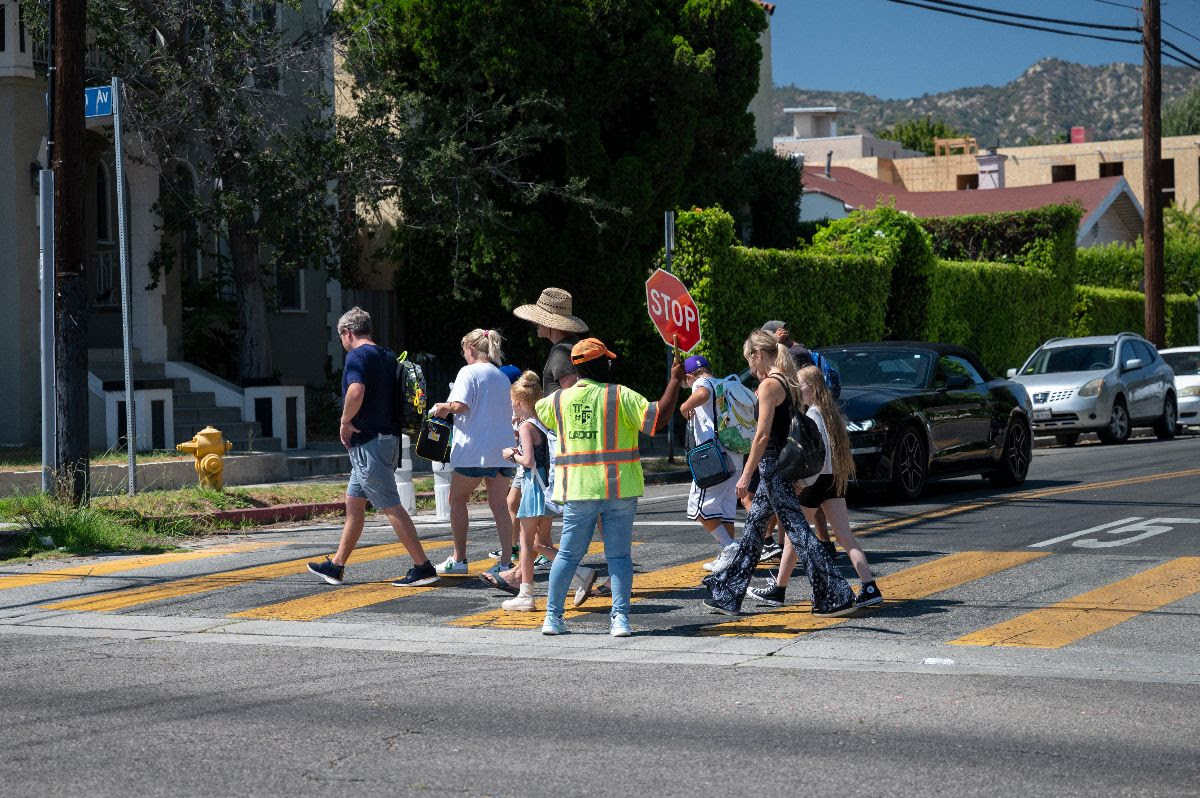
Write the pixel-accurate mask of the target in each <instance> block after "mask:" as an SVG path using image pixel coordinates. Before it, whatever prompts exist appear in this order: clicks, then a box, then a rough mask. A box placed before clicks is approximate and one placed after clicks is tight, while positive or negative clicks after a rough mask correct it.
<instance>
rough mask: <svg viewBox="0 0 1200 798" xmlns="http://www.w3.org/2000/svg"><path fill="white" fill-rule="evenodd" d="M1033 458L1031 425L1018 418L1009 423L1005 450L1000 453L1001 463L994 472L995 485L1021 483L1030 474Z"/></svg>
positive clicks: (992, 476) (993, 481)
mask: <svg viewBox="0 0 1200 798" xmlns="http://www.w3.org/2000/svg"><path fill="white" fill-rule="evenodd" d="M1031 460H1033V435H1032V434H1031V433H1030V431H1029V426H1028V425H1027V424H1026V423H1025V422H1023V421H1020V420H1018V419H1013V420H1012V421H1010V422H1009V424H1008V432H1007V433H1006V434H1005V436H1004V451H1002V452H1001V453H1000V465H999V467H998V468H997V469H996V470H995V471H994V472H992V475H991V479H992V484H993V485H1020V484H1021V483H1022V482H1024V481H1025V477H1026V476H1027V475H1028V474H1029V463H1030V461H1031Z"/></svg>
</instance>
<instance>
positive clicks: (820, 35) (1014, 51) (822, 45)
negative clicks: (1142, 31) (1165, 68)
mask: <svg viewBox="0 0 1200 798" xmlns="http://www.w3.org/2000/svg"><path fill="white" fill-rule="evenodd" d="M957 1H958V2H963V3H964V4H967V5H974V6H983V7H989V8H996V9H1003V10H1005V11H1015V12H1019V13H1022V14H1033V15H1036V16H1043V17H1056V18H1059V19H1070V20H1076V21H1084V22H1097V23H1102V24H1107V25H1140V24H1141V20H1140V17H1139V15H1138V13H1137V12H1136V11H1135V10H1134V9H1133V8H1126V7H1118V5H1113V4H1112V3H1116V4H1119V6H1132V7H1134V8H1136V7H1140V5H1141V3H1140V0H1112V3H1109V2H1102V1H1101V0H957ZM774 2H775V15H774V17H773V18H772V21H771V31H772V39H771V47H772V51H773V53H772V54H773V58H772V63H771V68H772V72H773V77H774V80H775V83H776V84H777V85H781V86H782V85H786V84H788V83H791V84H794V85H796V86H800V87H801V88H806V89H828V90H833V91H862V92H866V93H868V94H874V95H876V96H878V97H883V98H887V99H896V98H906V97H919V96H920V95H922V94H925V93H929V94H934V93H937V92H941V91H947V90H950V89H957V88H962V87H964V86H978V85H983V84H991V85H1000V84H1004V83H1007V82H1009V81H1010V80H1013V79H1014V78H1016V77H1017V76H1019V75H1020V74H1021V73H1022V72H1024V71H1025V70H1026V69H1027V68H1028V67H1029V66H1030V65H1031V64H1033V63H1034V62H1035V61H1038V60H1039V59H1042V58H1049V57H1054V58H1061V59H1063V60H1066V61H1075V62H1077V63H1083V64H1108V63H1112V62H1115V61H1126V62H1130V63H1136V64H1140V63H1141V62H1142V50H1141V47H1140V46H1135V45H1130V44H1118V43H1116V42H1103V41H1093V40H1090V39H1080V38H1076V37H1072V36H1058V35H1055V34H1052V33H1043V32H1040V31H1033V30H1022V29H1018V28H1009V27H1004V26H1000V25H995V24H991V23H987V22H980V21H977V20H973V19H965V18H963V17H956V16H949V15H947V14H941V13H937V12H933V11H926V10H924V9H921V8H915V7H913V6H904V5H898V4H896V3H890V2H887V1H886V0H774ZM1162 18H1163V20H1164V21H1166V22H1170V23H1172V24H1174V25H1177V26H1178V27H1180V28H1183V30H1184V31H1187V33H1190V34H1192V35H1193V36H1197V37H1200V0H1163V3H1162ZM1018 21H1019V20H1018ZM1030 24H1042V23H1036V22H1031V23H1030ZM1056 27H1063V26H1056ZM1075 30H1080V29H1075ZM1084 32H1089V31H1084ZM1090 32H1095V33H1099V34H1101V35H1111V36H1115V37H1118V38H1132V39H1136V38H1137V34H1133V33H1122V32H1115V31H1090ZM1163 37H1164V38H1165V39H1168V40H1170V41H1171V42H1173V43H1174V44H1176V45H1178V46H1180V47H1182V48H1183V49H1184V50H1187V51H1188V52H1190V53H1192V54H1193V55H1196V56H1198V57H1200V41H1197V40H1196V39H1193V38H1189V37H1188V36H1187V35H1186V34H1184V33H1181V32H1180V31H1177V30H1173V29H1171V28H1170V27H1167V26H1166V25H1164V26H1163ZM1163 63H1164V64H1165V65H1173V64H1172V62H1171V61H1168V60H1166V59H1164V61H1163Z"/></svg>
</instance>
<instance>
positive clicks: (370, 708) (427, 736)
mask: <svg viewBox="0 0 1200 798" xmlns="http://www.w3.org/2000/svg"><path fill="white" fill-rule="evenodd" d="M1198 487H1200V438H1197V437H1187V438H1181V439H1178V440H1175V441H1171V442H1164V443H1160V442H1157V441H1136V442H1131V443H1129V444H1126V445H1124V446H1121V447H1103V446H1099V445H1092V446H1078V447H1075V448H1072V449H1046V450H1043V449H1039V450H1037V451H1036V453H1035V457H1034V463H1033V467H1032V469H1031V474H1030V479H1029V481H1028V482H1027V483H1026V484H1025V485H1023V486H1022V487H1021V488H1020V489H1016V490H1008V491H997V490H995V489H993V488H991V487H990V486H988V485H987V483H985V482H984V481H982V480H980V479H978V478H965V479H958V480H953V481H948V482H944V483H938V484H935V485H933V486H931V488H930V490H929V492H928V494H927V495H926V496H925V497H924V498H923V499H922V501H921V502H918V503H909V504H903V505H897V504H889V503H887V500H886V499H883V498H881V497H867V498H864V499H859V500H856V501H854V502H853V504H852V508H851V518H852V521H853V523H854V524H855V527H856V529H857V530H858V532H859V533H860V534H861V535H862V537H863V544H864V547H865V548H866V550H867V552H868V556H869V557H870V559H871V562H872V565H873V566H874V567H875V569H876V571H877V573H878V574H879V575H880V585H881V587H882V589H883V592H884V594H885V596H886V597H887V598H888V601H887V602H886V603H885V604H884V605H883V607H882V608H880V609H878V610H877V611H873V612H867V613H864V614H863V615H862V616H860V617H852V618H849V619H841V620H839V621H837V622H834V623H830V622H828V621H826V622H815V621H814V619H812V618H811V616H810V615H809V614H808V613H807V611H806V605H805V604H804V602H805V600H806V599H807V595H806V594H805V582H804V580H803V579H802V578H798V579H796V580H794V581H793V586H794V587H792V588H790V589H789V593H791V592H793V591H794V593H795V595H789V601H790V602H791V605H790V606H789V607H788V608H784V609H782V610H772V609H768V608H760V607H755V606H753V605H752V603H751V602H749V601H748V602H747V604H746V606H745V609H746V610H747V615H745V616H743V617H742V618H737V619H730V618H725V617H720V616H713V615H708V614H706V613H705V612H704V610H703V607H702V606H701V605H700V601H699V599H700V598H702V597H703V593H702V591H700V590H698V589H697V588H696V585H697V584H698V579H699V577H700V576H701V575H702V573H703V572H702V571H700V570H699V566H698V563H699V562H702V561H703V560H705V559H708V558H710V557H711V556H712V554H713V549H714V546H713V544H712V542H711V538H709V537H708V536H707V535H706V534H705V533H703V532H702V531H701V530H699V529H698V527H696V526H695V525H692V524H688V523H686V522H685V521H684V519H683V503H684V498H683V497H684V494H685V491H686V487H685V486H663V487H661V488H654V489H652V490H651V491H650V494H649V496H648V497H647V499H646V500H645V501H644V502H643V504H642V508H641V511H640V512H639V516H638V526H637V528H636V534H635V540H636V542H637V546H636V548H635V563H636V576H635V604H634V605H633V613H632V615H631V619H632V621H633V624H634V627H635V631H636V634H635V636H634V637H633V638H630V639H628V640H613V639H612V638H609V637H608V636H607V635H606V634H604V631H605V630H606V627H607V624H606V620H607V608H606V606H604V605H603V603H602V602H599V601H596V600H593V601H590V602H589V604H588V605H585V607H584V609H585V610H591V611H589V612H582V613H579V614H577V615H575V616H573V617H571V618H570V619H569V621H568V623H569V624H570V626H571V628H572V630H573V632H574V633H573V634H571V635H568V636H566V637H563V638H543V637H541V636H540V635H538V634H537V633H536V631H535V630H533V629H529V628H527V629H522V628H506V627H511V626H522V625H524V626H530V625H532V624H535V623H536V620H537V619H526V618H524V617H523V616H522V617H520V618H517V619H513V618H511V617H505V616H504V614H503V613H499V612H496V609H497V607H498V604H499V601H500V599H501V598H503V596H502V595H500V594H497V593H496V592H495V591H494V590H490V589H488V588H487V587H485V586H484V585H483V584H482V583H480V582H479V581H478V580H476V579H463V580H454V581H450V580H444V582H445V583H444V584H440V585H438V586H436V587H433V588H430V589H427V590H424V591H420V592H417V591H413V592H411V593H402V592H401V591H398V590H397V589H395V588H391V587H390V585H388V584H387V582H386V581H384V580H389V579H390V578H393V577H395V576H396V575H398V574H401V573H403V571H404V570H405V569H406V568H407V566H408V563H407V561H406V559H405V558H404V557H403V556H402V555H400V554H397V553H396V552H395V551H394V549H392V548H374V547H375V546H378V545H380V544H383V545H387V544H389V543H391V542H393V541H392V540H390V535H389V534H388V533H387V532H386V530H384V529H382V528H380V527H379V526H377V525H373V526H372V528H371V530H369V531H368V533H367V535H366V536H365V537H364V546H366V548H363V549H361V550H360V552H359V553H358V555H356V558H355V559H354V560H352V561H351V567H350V568H349V569H348V577H349V581H348V584H347V585H346V586H343V587H341V588H333V587H328V586H325V585H324V584H323V583H321V582H318V581H315V580H314V578H313V577H312V576H311V575H309V574H307V573H306V572H305V571H304V570H303V561H304V559H305V558H312V557H316V556H317V555H319V554H322V553H325V552H328V551H329V550H330V547H331V545H332V544H333V543H334V541H335V540H336V535H337V530H336V529H331V528H329V527H307V528H304V527H294V528H292V529H289V530H286V531H284V530H275V531H272V532H269V533H263V534H259V535H253V536H247V537H244V538H239V539H236V540H222V541H217V542H214V543H213V544H211V545H210V546H209V547H207V548H201V549H198V550H197V551H195V552H191V553H188V554H186V555H180V556H176V557H174V559H171V560H169V561H167V558H166V557H163V558H162V559H157V560H153V561H141V560H131V559H128V558H94V559H91V560H88V561H83V562H76V561H72V562H69V563H67V562H64V563H57V564H41V565H38V566H31V567H26V566H15V567H5V568H0V652H2V653H0V656H2V657H3V660H2V661H3V663H4V670H3V675H0V685H2V686H3V691H4V692H3V694H4V696H5V699H6V700H5V709H6V711H5V712H4V713H3V715H2V716H0V726H2V727H3V734H2V736H0V740H3V742H0V751H3V761H4V762H5V763H6V764H7V765H8V768H7V770H8V773H9V774H10V776H9V778H8V779H5V780H4V781H3V782H0V794H4V795H7V794H12V795H17V794H26V793H28V792H31V791H33V790H34V789H36V790H37V791H39V792H48V793H55V794H80V793H85V792H86V793H88V794H99V795H109V794H118V793H119V794H122V795H128V794H130V793H135V794H147V795H159V794H162V795H167V794H170V795H181V794H188V795H192V794H204V795H208V794H213V795H223V794H231V793H238V794H255V795H256V794H280V793H284V792H286V793H290V794H318V793H324V792H328V791H329V789H330V788H331V787H333V788H338V787H343V788H349V789H351V790H354V791H355V792H356V793H361V794H371V795H374V794H380V795H408V794H419V795H431V794H434V795H440V794H456V795H457V794H466V795H505V796H509V795H512V796H521V795H583V794H587V795H616V794H664V795H690V794H694V793H696V792H697V791H703V792H704V793H706V794H708V793H714V792H715V793H729V792H736V793H738V794H744V793H747V792H749V793H758V794H763V795H782V794H789V795H790V794H815V793H828V792H830V791H832V790H834V789H836V790H838V791H839V792H841V793H849V794H863V795H880V794H882V795H913V796H919V795H928V794H929V793H930V792H931V791H934V790H936V791H938V792H949V791H954V792H956V793H961V794H983V795H992V794H999V793H1006V794H1012V793H1016V794H1022V793H1034V794H1045V793H1055V794H1068V795H1092V794H1096V795H1099V794H1105V795H1162V794H1171V795H1197V794H1200V743H1198V742H1197V739H1198V735H1200V661H1197V652H1198V651H1200V644H1198V643H1197V640H1198V639H1200V634H1198V633H1200V556H1198V555H1200V547H1198V546H1197V543H1196V541H1197V536H1198V535H1200V499H1198V497H1197V488H1198ZM484 524H485V522H484V521H482V520H481V521H480V522H479V523H478V525H477V526H475V527H474V528H473V532H472V537H471V554H472V556H473V557H476V558H477V562H478V565H477V567H486V565H487V564H488V563H487V562H486V561H485V558H484V554H483V553H484V552H485V551H487V550H488V549H491V548H495V538H494V536H493V534H492V532H491V530H490V529H489V528H488V527H486V526H485V525H484ZM421 530H422V536H423V537H424V538H426V539H427V541H429V544H430V546H431V548H432V551H431V556H434V557H435V559H436V557H437V555H438V554H441V555H442V556H443V557H444V556H445V554H444V549H443V548H437V546H438V545H439V544H443V543H444V541H445V540H446V531H445V526H444V525H439V524H436V523H431V522H430V521H429V520H428V519H421ZM214 547H215V548H214ZM168 556H170V555H168ZM593 559H594V560H595V561H596V563H597V564H598V565H601V566H602V563H603V559H602V557H599V556H596V557H594V558H593ZM839 563H840V564H842V565H843V566H844V567H845V568H846V573H847V575H850V569H849V567H848V564H847V563H845V558H844V557H842V558H840V559H839ZM277 564H278V565H277ZM251 569H253V570H251ZM34 572H36V575H34ZM5 574H8V575H5Z"/></svg>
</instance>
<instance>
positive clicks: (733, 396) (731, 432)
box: [709, 374, 758, 454]
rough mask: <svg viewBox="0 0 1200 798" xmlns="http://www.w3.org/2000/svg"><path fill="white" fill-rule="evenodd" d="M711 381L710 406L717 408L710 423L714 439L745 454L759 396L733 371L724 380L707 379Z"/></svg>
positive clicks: (752, 436) (750, 438)
mask: <svg viewBox="0 0 1200 798" xmlns="http://www.w3.org/2000/svg"><path fill="white" fill-rule="evenodd" d="M709 383H710V384H711V385H712V393H713V406H714V408H715V410H716V413H715V416H714V418H713V426H714V427H715V428H716V433H717V440H719V441H720V442H721V445H722V446H724V447H725V448H726V449H728V450H729V451H731V452H737V453H738V454H748V453H749V452H750V444H751V442H753V440H754V430H755V428H756V427H757V426H758V424H757V422H756V420H755V417H754V416H755V414H754V409H755V407H756V405H757V404H758V397H756V396H755V395H754V391H752V390H750V389H749V388H747V387H746V386H745V385H743V384H742V381H741V380H739V379H738V378H737V375H736V374H730V375H729V376H728V377H726V378H725V379H723V380H716V379H714V380H709Z"/></svg>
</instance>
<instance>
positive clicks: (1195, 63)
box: [1159, 38, 1200, 69]
mask: <svg viewBox="0 0 1200 798" xmlns="http://www.w3.org/2000/svg"><path fill="white" fill-rule="evenodd" d="M1159 41H1160V42H1162V45H1163V47H1169V48H1171V49H1172V50H1174V51H1175V52H1177V53H1179V54H1180V55H1182V56H1183V59H1186V61H1185V60H1183V59H1181V58H1180V57H1179V56H1176V55H1173V54H1172V53H1168V52H1164V53H1163V55H1165V56H1167V57H1168V58H1174V59H1175V60H1176V61H1179V62H1180V63H1182V64H1183V65H1184V66H1190V67H1191V68H1192V69H1200V58H1197V57H1196V56H1194V55H1192V54H1191V53H1189V52H1188V51H1187V50H1184V49H1181V48H1180V47H1178V46H1176V45H1174V44H1172V43H1171V42H1169V41H1167V40H1166V39H1162V38H1160V39H1159Z"/></svg>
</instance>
